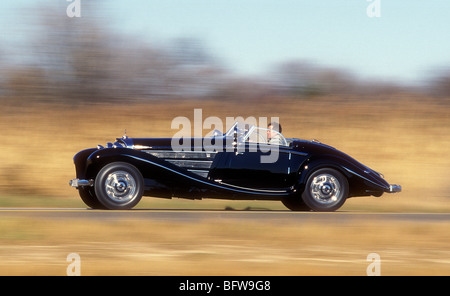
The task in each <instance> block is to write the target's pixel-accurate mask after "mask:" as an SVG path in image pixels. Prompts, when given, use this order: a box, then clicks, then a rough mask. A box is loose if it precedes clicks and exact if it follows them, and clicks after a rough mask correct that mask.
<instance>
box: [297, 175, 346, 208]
mask: <svg viewBox="0 0 450 296" xmlns="http://www.w3.org/2000/svg"><path fill="white" fill-rule="evenodd" d="M348 188H349V186H348V181H347V179H346V178H345V177H344V176H343V175H342V174H341V173H340V172H338V171H337V170H335V169H330V168H324V169H319V170H317V171H315V172H314V173H312V174H311V175H310V176H309V178H308V181H307V182H306V187H305V190H304V192H303V194H302V199H303V201H304V202H305V204H306V205H307V206H308V207H309V208H311V209H312V210H313V211H318V212H331V211H336V210H337V209H339V208H340V207H341V206H342V205H343V204H344V202H345V200H346V199H347V196H348V192H349V190H348Z"/></svg>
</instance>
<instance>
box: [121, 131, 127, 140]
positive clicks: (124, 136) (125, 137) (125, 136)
mask: <svg viewBox="0 0 450 296" xmlns="http://www.w3.org/2000/svg"><path fill="white" fill-rule="evenodd" d="M122 139H128V136H127V129H125V134H124V135H123V137H122Z"/></svg>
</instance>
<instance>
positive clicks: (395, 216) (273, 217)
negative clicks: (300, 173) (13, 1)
mask: <svg viewBox="0 0 450 296" xmlns="http://www.w3.org/2000/svg"><path fill="white" fill-rule="evenodd" d="M0 216H2V217H38V218H48V219H94V220H103V219H112V220H118V219H137V220H139V219H142V220H165V221H198V220H208V219H221V220H226V219H244V220H259V221H266V222H268V221H284V220H288V221H289V222H299V223H301V222H321V221H327V222H347V221H350V220H351V221H358V220H369V219H370V220H377V221H393V222H394V221H410V222H414V221H415V222H422V221H423V222H426V221H428V222H433V221H442V222H444V221H450V213H395V212H364V211H340V212H331V213H319V212H292V211H289V210H286V211H271V210H251V209H250V210H203V209H197V210H196V209H188V210H185V209H134V210H129V211H109V210H92V209H85V208H0Z"/></svg>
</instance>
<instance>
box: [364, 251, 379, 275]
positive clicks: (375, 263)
mask: <svg viewBox="0 0 450 296" xmlns="http://www.w3.org/2000/svg"><path fill="white" fill-rule="evenodd" d="M367 262H370V264H369V266H367V269H366V274H367V275H368V276H380V275H381V257H380V255H378V254H377V253H370V254H369V255H367Z"/></svg>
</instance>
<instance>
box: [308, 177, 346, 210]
mask: <svg viewBox="0 0 450 296" xmlns="http://www.w3.org/2000/svg"><path fill="white" fill-rule="evenodd" d="M310 191H311V195H312V197H313V198H314V200H316V201H317V202H318V203H320V204H323V205H332V204H334V203H336V202H339V200H340V199H341V198H342V197H341V196H340V195H341V184H340V183H339V180H338V179H337V178H336V177H334V176H332V175H330V174H320V175H318V176H316V177H314V179H313V180H312V182H311V185H310Z"/></svg>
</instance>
